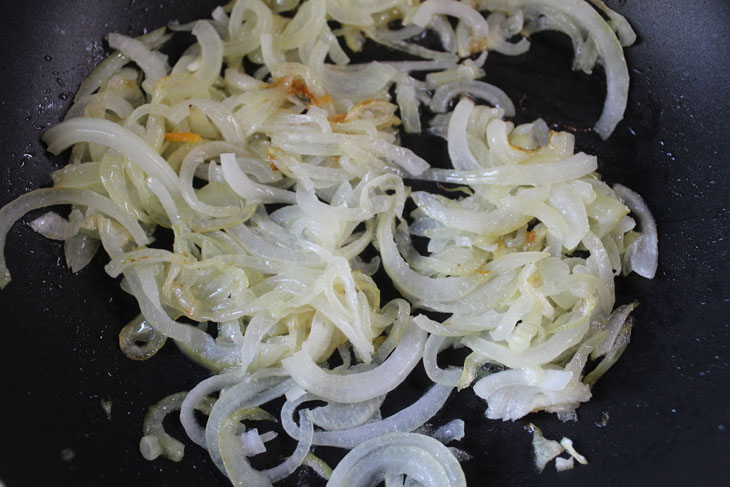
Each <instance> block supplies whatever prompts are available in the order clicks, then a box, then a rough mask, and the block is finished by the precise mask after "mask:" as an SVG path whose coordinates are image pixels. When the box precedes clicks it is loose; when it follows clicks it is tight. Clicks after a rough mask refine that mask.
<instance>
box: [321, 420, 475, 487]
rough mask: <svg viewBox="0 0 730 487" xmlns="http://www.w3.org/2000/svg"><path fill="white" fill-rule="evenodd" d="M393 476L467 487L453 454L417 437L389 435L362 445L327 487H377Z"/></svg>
mask: <svg viewBox="0 0 730 487" xmlns="http://www.w3.org/2000/svg"><path fill="white" fill-rule="evenodd" d="M416 459H417V460H416ZM392 474H396V475H397V474H405V475H407V476H408V477H409V478H410V479H412V480H415V481H416V482H419V483H420V484H421V485H423V486H424V487H456V486H460V487H461V486H463V487H466V478H465V477H464V472H463V471H462V469H461V465H459V461H458V460H457V459H456V457H454V455H453V454H452V453H451V451H449V449H448V448H446V447H445V446H444V445H443V444H441V442H439V441H437V440H435V439H433V438H430V437H428V436H425V435H419V434H417V433H389V434H387V435H383V436H379V437H377V438H374V439H372V440H368V441H366V442H364V443H362V444H360V445H358V446H357V447H356V448H354V449H353V450H352V451H350V452H349V453H348V454H347V455H345V458H343V459H342V460H341V461H340V463H338V464H337V467H335V470H334V471H333V472H332V477H331V478H330V481H329V482H328V484H327V485H329V486H331V487H359V486H371V485H377V484H378V483H379V482H380V481H382V480H384V479H385V478H386V477H387V476H389V475H392Z"/></svg>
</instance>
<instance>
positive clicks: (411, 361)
mask: <svg viewBox="0 0 730 487" xmlns="http://www.w3.org/2000/svg"><path fill="white" fill-rule="evenodd" d="M425 343H426V333H425V332H424V331H423V330H421V329H420V328H418V327H417V326H416V325H414V324H410V325H409V326H408V327H407V328H406V331H405V333H404V334H403V337H402V338H401V341H400V343H399V344H398V346H397V347H395V350H394V351H393V353H392V354H391V355H390V357H388V358H387V359H386V360H385V362H383V363H382V364H380V365H379V366H377V367H375V368H374V369H372V370H368V371H366V372H359V373H350V374H336V373H328V372H326V371H325V370H324V369H322V368H320V367H319V366H317V364H316V363H314V361H313V360H312V358H311V357H310V356H309V354H307V353H306V352H305V351H303V350H302V351H299V352H296V353H295V354H294V355H292V356H291V357H289V358H287V359H284V360H282V366H283V367H284V368H285V369H286V371H287V372H289V374H290V375H291V377H292V379H294V381H295V382H296V383H297V384H299V386H301V387H302V388H303V389H305V390H306V391H308V392H311V393H313V394H316V395H317V396H319V397H322V398H324V399H327V400H329V401H336V402H341V403H356V402H362V401H366V400H368V399H372V398H374V397H377V396H381V395H383V394H385V393H387V392H390V391H392V390H393V389H395V388H396V387H397V386H398V384H400V383H401V382H402V381H403V380H404V379H405V378H406V376H407V375H408V374H409V373H410V372H411V370H413V369H414V368H415V366H416V365H417V364H418V362H419V361H420V360H421V356H422V355H423V346H424V344H425Z"/></svg>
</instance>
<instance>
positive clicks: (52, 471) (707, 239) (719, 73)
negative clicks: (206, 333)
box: [0, 0, 730, 487]
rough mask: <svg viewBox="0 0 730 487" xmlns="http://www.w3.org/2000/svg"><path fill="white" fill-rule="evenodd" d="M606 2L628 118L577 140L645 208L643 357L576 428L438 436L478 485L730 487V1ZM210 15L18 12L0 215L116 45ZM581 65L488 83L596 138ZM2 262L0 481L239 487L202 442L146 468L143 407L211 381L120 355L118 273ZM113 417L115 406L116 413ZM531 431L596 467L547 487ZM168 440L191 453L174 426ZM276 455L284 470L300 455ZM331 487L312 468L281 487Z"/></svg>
mask: <svg viewBox="0 0 730 487" xmlns="http://www.w3.org/2000/svg"><path fill="white" fill-rule="evenodd" d="M609 3H612V6H613V7H616V8H618V9H619V10H620V11H621V12H622V13H624V14H626V16H627V17H628V18H629V19H630V20H631V21H632V23H633V25H634V26H635V28H636V30H637V32H638V34H639V37H640V41H639V43H638V45H636V46H634V47H632V48H630V49H628V51H627V58H628V62H629V65H630V68H631V74H632V88H631V94H630V95H631V96H630V101H629V109H628V111H627V115H626V119H625V121H624V122H622V123H621V124H620V125H619V127H618V129H617V131H616V133H615V134H614V135H613V136H612V137H611V138H610V139H609V140H608V141H606V142H603V141H601V140H600V139H598V137H596V136H595V135H594V134H592V133H591V132H587V131H580V130H579V131H578V132H577V140H578V145H579V148H580V149H583V150H586V151H588V152H593V153H597V154H598V155H599V156H600V171H601V172H602V173H603V174H604V175H605V177H606V179H607V180H608V181H609V182H621V183H623V184H625V185H627V186H629V187H631V188H633V189H634V190H636V191H638V192H639V193H640V194H642V195H643V196H644V197H645V199H646V201H647V202H648V204H649V206H650V207H651V208H652V210H653V212H654V215H655V216H656V219H657V223H658V227H659V233H660V241H659V242H660V266H659V273H658V275H657V277H656V279H654V280H653V281H646V280H643V279H641V278H637V277H630V278H628V279H623V280H621V281H620V282H619V284H618V286H619V288H618V289H619V299H622V300H628V299H631V298H638V299H639V300H640V301H641V306H640V307H639V308H638V310H637V311H636V327H635V330H634V334H633V338H632V343H631V344H630V346H629V347H628V349H627V351H626V353H625V354H624V356H623V358H622V359H621V360H620V361H619V363H618V364H617V365H616V366H615V367H614V368H613V369H612V370H611V371H610V372H609V373H608V374H607V375H606V376H605V377H604V378H603V379H601V381H599V383H598V384H597V386H596V387H595V389H594V398H593V400H592V401H591V402H590V403H587V404H584V405H583V406H581V407H580V408H579V410H578V417H579V420H578V421H577V422H569V423H561V422H560V421H558V420H557V419H556V418H554V417H553V416H550V415H546V414H537V415H531V416H529V417H528V418H527V419H525V420H520V421H516V422H514V423H512V422H509V423H502V422H497V421H488V420H486V419H485V418H484V417H483V412H484V409H485V404H484V402H483V401H481V400H480V399H478V398H475V397H474V395H473V394H472V393H471V392H470V391H463V392H461V393H459V394H456V395H455V396H453V397H452V398H451V399H450V401H449V402H448V404H447V407H446V408H444V410H443V411H442V412H441V413H440V414H439V415H438V416H437V418H435V420H434V423H435V424H440V423H442V422H445V421H447V420H450V419H453V418H463V419H464V420H465V421H466V438H465V439H464V440H463V441H462V442H460V443H459V444H458V445H457V446H459V447H460V448H462V449H464V450H466V451H467V452H469V453H470V454H471V455H473V456H474V458H473V459H472V460H470V461H467V462H465V463H464V464H463V467H464V470H465V471H466V473H467V476H468V478H469V485H472V486H481V485H516V486H526V485H538V486H541V485H544V486H552V485H559V484H560V485H594V486H602V485H606V486H610V485H639V484H642V485H644V484H646V485H655V484H656V485H658V484H659V483H660V482H662V483H663V484H664V485H684V484H687V483H689V484H690V485H728V482H730V366H729V365H728V362H729V361H730V350H729V346H730V284H728V267H729V266H728V257H729V256H728V249H729V248H730V244H729V241H728V229H729V228H730V226H729V225H728V224H729V223H730V217H729V216H728V215H729V213H728V208H729V207H730V196H728V191H727V183H728V181H730V168H729V164H730V158H729V157H728V149H727V144H728V141H730V129H729V125H730V124H729V122H728V116H729V115H730V104H729V103H728V99H729V97H730V66H729V65H728V54H727V49H728V46H730V3H728V2H726V1H724V0H697V1H692V2H687V1H684V0H664V1H658V0H655V1H648V0H628V1H626V2H623V3H622V4H621V5H617V2H609ZM215 4H216V2H215V0H210V1H196V2H194V1H182V0H170V1H162V0H160V1H158V2H154V1H146V0H145V1H143V0H136V1H135V0H130V1H114V0H104V1H102V0H96V1H92V2H88V1H80V0H59V1H55V2H48V1H40V0H27V1H25V2H14V3H13V5H12V6H9V5H8V6H6V7H7V8H5V9H3V12H2V16H1V17H0V46H2V54H0V61H1V62H0V69H1V71H0V73H2V76H0V85H1V86H2V89H1V90H0V140H1V141H2V143H1V145H0V187H1V188H2V189H1V190H0V204H5V203H7V202H9V201H11V200H12V199H14V198H16V197H17V196H19V195H21V194H22V193H24V192H26V191H28V190H31V189H34V188H38V187H42V186H48V185H49V184H50V179H49V177H48V174H49V172H50V171H52V170H53V169H56V168H58V167H60V166H62V165H63V164H65V157H64V156H62V157H59V158H55V157H51V156H50V155H49V154H47V153H46V152H45V150H44V147H43V145H42V144H41V143H40V142H39V138H40V136H41V134H42V133H43V132H44V130H46V129H47V128H48V127H49V126H50V125H52V124H54V123H56V122H58V121H59V119H60V118H61V117H62V116H63V114H64V113H65V111H66V110H67V109H68V107H69V105H70V103H71V101H70V100H71V98H72V96H73V93H74V92H75V90H76V89H77V87H78V85H79V83H80V82H81V80H82V79H83V78H84V77H85V76H86V75H87V74H88V73H89V72H90V71H91V69H92V68H93V66H94V65H95V64H96V63H97V62H98V61H100V60H101V59H102V57H103V56H104V54H105V52H107V51H106V46H105V44H104V43H103V42H102V39H103V37H104V35H105V34H106V33H108V32H111V31H117V32H121V33H124V34H131V35H138V34H140V33H141V32H142V31H143V30H144V29H151V28H154V27H157V26H159V25H162V24H164V23H165V22H167V21H169V20H171V19H179V20H181V21H188V20H192V19H195V18H201V17H205V16H207V15H208V14H209V12H210V11H211V10H212V8H213V7H214V6H215ZM378 54H383V53H382V52H381V53H378ZM385 54H387V53H385ZM570 60H571V52H570V48H569V45H568V43H567V42H565V41H564V40H563V39H561V38H560V37H559V36H550V35H547V36H537V37H536V38H535V39H534V46H533V49H532V50H531V51H530V53H528V54H526V55H524V56H521V57H519V58H504V57H500V56H498V55H490V58H489V60H488V63H487V71H488V74H487V79H488V80H489V81H491V82H493V83H495V84H497V85H499V86H501V87H503V88H505V89H506V91H507V92H508V93H509V94H510V95H511V96H512V98H513V100H515V101H516V102H518V105H519V107H520V108H519V109H518V111H519V112H520V115H519V117H518V119H519V120H521V121H522V120H530V119H532V118H535V117H537V116H541V117H543V118H545V119H546V120H547V121H548V122H549V123H555V124H556V127H562V128H566V127H568V126H571V127H577V128H585V127H590V126H591V125H592V123H593V121H594V120H595V119H596V118H597V116H598V114H599V112H600V108H601V105H602V98H603V95H604V93H603V90H604V85H603V81H602V73H601V72H600V70H599V72H597V73H596V74H594V75H593V76H592V77H587V76H584V75H579V74H576V73H572V72H571V70H570ZM406 142H407V143H408V144H409V145H410V146H411V147H412V148H414V150H416V151H417V152H419V153H421V154H424V155H426V156H427V157H428V158H430V159H434V158H436V154H438V152H437V151H443V147H442V146H441V145H440V144H437V143H434V142H433V141H430V140H426V139H423V138H415V139H408V140H406ZM32 216H33V215H31V216H30V217H28V218H26V220H25V221H29V220H30V218H32ZM6 255H7V257H8V261H9V264H10V269H11V271H12V273H13V277H14V280H13V282H12V283H11V284H10V285H9V286H8V287H7V288H6V289H5V290H4V291H2V292H0V317H1V318H0V374H1V375H0V378H1V381H0V391H1V392H0V481H2V482H4V483H5V485H7V486H8V487H17V486H36V485H63V486H66V485H68V486H87V485H94V486H96V485H108V486H118V485H119V486H132V485H134V486H166V485H176V486H178V485H186V486H187V485H190V486H199V485H226V480H225V478H224V477H223V476H222V475H221V474H220V473H218V472H217V471H216V469H215V467H214V466H213V465H212V463H211V462H210V461H209V460H208V459H207V454H206V453H205V452H204V451H202V450H201V449H199V448H198V447H196V446H194V445H192V444H190V443H189V442H188V446H187V451H186V455H185V459H184V460H183V461H182V462H181V463H179V464H176V463H172V462H169V461H166V460H158V461H155V462H146V461H145V460H143V459H142V458H141V456H140V455H139V452H138V449H137V445H138V441H139V437H140V431H141V422H142V418H143V416H144V413H145V411H146V408H147V407H148V406H149V405H150V404H152V403H154V402H156V401H158V400H159V399H160V398H162V397H164V396H165V395H167V394H170V393H173V392H177V391H180V390H186V389H189V388H191V387H192V386H193V385H195V384H196V383H197V382H198V381H199V380H201V379H202V378H204V377H206V375H207V373H206V372H205V371H203V370H201V369H200V368H198V367H196V366H194V365H192V364H191V363H189V361H188V360H187V359H185V358H184V357H182V356H181V354H180V353H178V352H177V350H175V349H174V347H173V346H171V345H168V346H167V347H165V348H164V349H163V350H162V352H161V353H159V354H158V355H157V356H155V357H153V358H152V359H150V360H149V361H147V362H133V361H131V360H129V359H127V358H125V357H124V356H123V355H122V353H121V352H120V351H119V347H118V345H117V334H118V331H119V329H120V328H121V327H122V326H123V325H124V323H125V322H126V321H127V320H128V319H130V318H131V317H133V316H134V315H135V314H136V308H135V303H134V301H133V300H132V299H131V298H129V297H128V296H126V295H125V294H124V293H123V292H122V291H120V290H119V288H118V283H116V282H115V281H113V280H111V279H110V278H108V277H107V276H106V275H105V274H104V271H103V268H102V267H103V265H104V263H105V262H104V260H103V259H102V258H97V259H96V261H95V262H94V263H92V265H90V266H89V267H88V268H86V269H85V270H83V271H82V272H80V273H79V274H78V275H73V274H72V273H71V272H70V271H69V270H67V269H66V267H65V266H64V264H63V252H62V247H61V246H60V245H59V244H58V243H57V242H52V241H47V240H45V239H43V238H42V237H40V236H39V235H36V234H34V233H33V232H32V231H31V230H30V229H29V228H28V227H27V226H25V225H20V224H19V225H16V226H15V227H14V228H13V230H12V231H11V233H10V235H9V237H8V242H7V248H6ZM416 375H417V377H415V378H414V379H413V381H412V383H413V384H415V385H417V384H418V383H423V377H422V376H423V374H421V375H420V376H418V374H416ZM415 385H414V386H406V387H404V388H403V390H402V391H401V392H400V393H399V394H398V395H397V397H396V403H400V404H406V403H408V402H409V401H411V400H413V398H414V394H415V393H417V392H416V391H417V389H416V388H415ZM102 400H103V401H108V403H109V404H111V410H110V413H109V414H107V412H105V410H104V409H103V408H102V405H101V404H102ZM397 405H398V404H395V405H394V406H397ZM529 421H533V422H535V423H537V424H538V425H540V426H541V427H542V428H543V430H544V431H545V434H546V435H547V436H548V437H552V438H560V437H561V436H563V435H564V436H568V437H571V438H572V439H573V440H574V442H575V444H576V446H577V448H578V449H579V450H580V451H581V452H582V453H584V454H585V455H586V456H587V457H588V458H589V460H590V464H589V465H587V466H580V465H579V466H577V467H576V468H575V469H574V470H572V471H569V472H565V473H561V474H557V473H556V472H555V471H554V470H553V469H552V467H549V468H548V469H547V470H546V471H545V472H544V473H542V474H538V473H537V472H536V471H535V470H534V467H533V464H532V460H531V445H530V442H531V438H530V435H529V434H528V433H527V432H525V431H524V430H523V426H524V425H525V424H526V423H527V422H529ZM169 430H170V431H171V432H172V433H173V434H176V435H177V436H178V437H181V438H182V437H183V434H182V431H181V428H180V427H179V426H177V425H176V422H175V421H170V422H169ZM276 448H277V449H276V451H275V452H274V454H273V455H272V456H271V457H270V458H269V460H270V461H276V460H277V458H281V457H282V456H284V455H287V454H289V453H290V451H291V450H290V449H291V448H293V444H291V443H285V442H282V443H280V444H279V445H278V446H277V447H276ZM317 452H318V453H319V452H320V450H317ZM323 454H325V455H326V456H327V458H330V459H335V458H336V456H337V454H334V455H332V454H331V453H327V452H324V453H323ZM322 484H323V482H321V481H320V480H317V478H316V477H315V476H314V475H312V474H311V472H309V471H308V470H307V469H300V470H299V471H298V472H297V473H296V474H295V475H293V476H292V477H291V478H290V479H289V480H287V481H286V482H283V483H282V485H291V486H293V485H322Z"/></svg>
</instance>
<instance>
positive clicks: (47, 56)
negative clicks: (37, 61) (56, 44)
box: [43, 54, 53, 61]
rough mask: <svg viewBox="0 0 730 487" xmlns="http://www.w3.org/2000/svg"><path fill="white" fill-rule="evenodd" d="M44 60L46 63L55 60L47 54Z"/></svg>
mask: <svg viewBox="0 0 730 487" xmlns="http://www.w3.org/2000/svg"><path fill="white" fill-rule="evenodd" d="M43 59H45V60H46V61H52V60H53V58H52V57H51V56H49V55H47V54H46V55H45V56H43Z"/></svg>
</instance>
